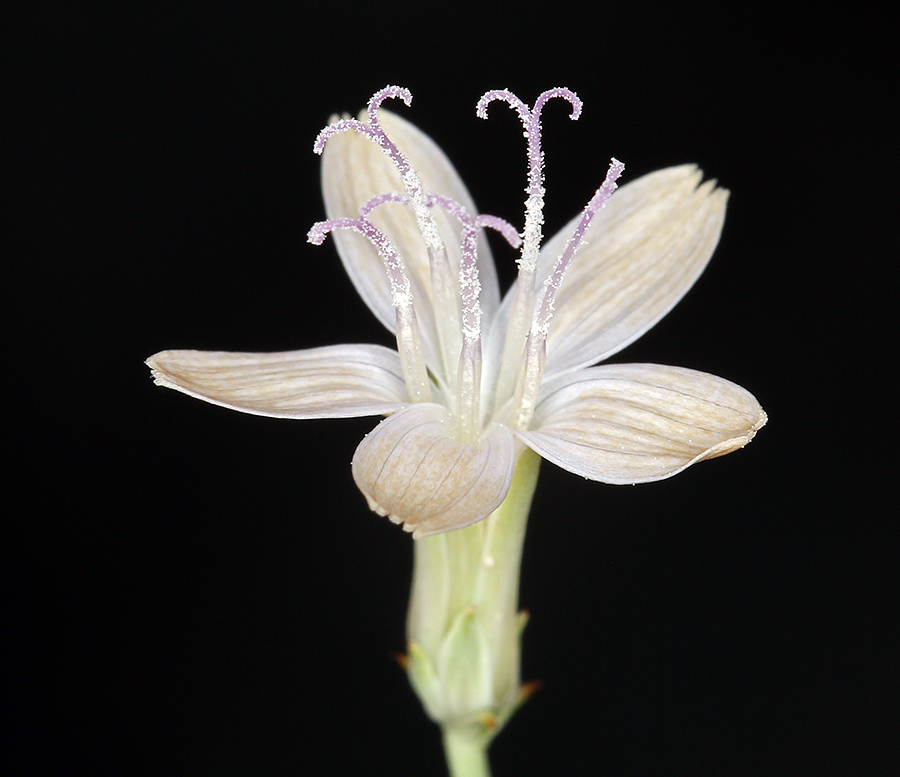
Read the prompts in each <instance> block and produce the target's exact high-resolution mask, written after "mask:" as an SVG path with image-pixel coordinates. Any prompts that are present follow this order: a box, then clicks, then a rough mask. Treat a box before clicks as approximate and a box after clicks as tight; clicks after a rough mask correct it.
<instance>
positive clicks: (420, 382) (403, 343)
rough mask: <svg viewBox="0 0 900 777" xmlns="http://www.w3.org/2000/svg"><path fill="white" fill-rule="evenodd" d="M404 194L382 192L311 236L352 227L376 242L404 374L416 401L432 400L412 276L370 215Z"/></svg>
mask: <svg viewBox="0 0 900 777" xmlns="http://www.w3.org/2000/svg"><path fill="white" fill-rule="evenodd" d="M400 198H402V195H399V194H379V195H377V196H376V197H373V198H372V199H370V200H369V201H368V202H367V203H366V204H365V205H363V206H362V208H360V217H359V218H356V219H351V218H336V219H328V220H326V221H319V222H316V223H315V224H313V225H312V227H311V228H310V230H309V233H308V235H307V239H308V240H309V242H310V243H312V244H314V245H321V244H322V242H323V241H324V240H325V237H326V235H327V234H328V233H329V232H332V231H334V230H335V229H351V230H353V231H354V232H357V233H359V234H360V235H362V236H363V237H365V238H366V239H367V240H368V241H369V242H370V243H371V244H372V245H373V246H375V249H376V250H377V251H378V254H379V256H381V259H382V261H383V262H384V268H385V270H386V272H387V276H388V281H389V282H390V286H391V303H392V304H393V306H394V309H395V310H396V314H397V323H396V333H397V351H398V353H399V354H400V364H401V367H402V369H403V378H404V381H405V382H406V386H407V388H408V390H409V394H410V399H411V400H412V401H413V402H429V401H430V400H431V381H430V379H429V377H428V368H427V367H426V365H425V356H424V354H423V352H422V342H421V336H420V334H419V324H418V321H417V319H416V310H415V306H414V305H413V302H414V300H413V293H412V287H411V285H410V282H409V276H408V275H407V273H406V269H405V268H404V266H403V261H402V260H401V259H400V254H399V253H398V252H397V249H396V247H395V246H394V244H393V243H392V242H391V241H390V240H388V239H387V237H385V235H384V233H382V232H381V230H380V229H378V227H376V226H375V225H374V224H372V222H371V221H369V220H368V218H367V216H368V214H369V213H370V212H371V210H372V209H373V208H375V207H377V206H378V205H382V204H384V203H386V202H398V201H402V200H401V199H400Z"/></svg>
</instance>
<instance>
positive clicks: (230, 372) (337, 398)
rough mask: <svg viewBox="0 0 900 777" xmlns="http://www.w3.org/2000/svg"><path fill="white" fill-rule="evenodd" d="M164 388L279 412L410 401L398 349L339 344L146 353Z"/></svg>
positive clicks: (390, 407)
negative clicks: (270, 349) (278, 350)
mask: <svg viewBox="0 0 900 777" xmlns="http://www.w3.org/2000/svg"><path fill="white" fill-rule="evenodd" d="M147 365H148V366H149V367H150V369H151V370H152V371H153V379H154V381H155V382H156V384H157V385H159V386H165V387H167V388H172V389H176V390H178V391H181V392H184V393H185V394H189V395H190V396H192V397H196V398H197V399H203V400H205V401H207V402H211V403H212V404H214V405H221V406H222V407H228V408H231V409H232V410H240V411H242V412H244V413H253V414H254V415H264V416H270V417H272V418H352V417H355V416H367V415H383V414H386V413H393V412H395V411H397V410H399V409H400V408H402V407H404V406H405V405H406V404H407V403H408V402H409V395H408V393H407V389H406V384H405V383H404V380H403V370H402V368H401V366H400V358H399V356H398V355H397V352H396V351H392V350H390V349H389V348H384V347H382V346H380V345H366V344H363V345H332V346H325V347H324V348H309V349H306V350H302V351H286V352H281V353H234V352H228V351H162V352H160V353H158V354H156V355H154V356H151V357H150V358H149V359H147Z"/></svg>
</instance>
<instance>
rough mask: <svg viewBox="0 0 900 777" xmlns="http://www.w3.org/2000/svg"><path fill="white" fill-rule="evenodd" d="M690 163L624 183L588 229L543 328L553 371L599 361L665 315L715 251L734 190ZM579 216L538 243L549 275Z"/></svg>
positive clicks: (541, 267)
mask: <svg viewBox="0 0 900 777" xmlns="http://www.w3.org/2000/svg"><path fill="white" fill-rule="evenodd" d="M702 177H703V173H702V172H701V171H700V170H698V169H697V168H696V167H695V166H694V165H682V166H680V167H670V168H666V169H664V170H658V171H656V172H654V173H650V174H648V175H645V176H643V177H641V178H639V179H637V180H636V181H633V182H631V183H628V184H625V185H624V186H622V187H621V188H620V189H619V190H618V191H616V193H615V194H613V196H612V197H611V198H610V199H609V202H608V203H607V204H606V207H605V208H603V210H601V211H600V212H599V213H598V214H597V215H596V217H595V218H594V220H593V222H592V223H591V225H590V227H589V228H588V230H587V233H586V234H585V241H584V243H583V244H582V245H581V248H580V249H579V250H578V252H577V253H576V254H575V258H574V259H573V260H572V264H571V266H570V267H569V269H568V272H567V273H566V275H565V277H564V279H563V282H562V285H561V286H560V288H559V290H558V292H557V294H556V300H555V306H554V307H555V312H554V315H553V319H552V320H551V322H550V333H549V336H548V338H547V364H546V370H547V374H548V375H554V374H558V373H560V372H565V371H569V370H572V369H575V368H577V367H585V366H588V365H591V364H596V363H597V362H598V361H602V360H603V359H606V358H608V357H609V356H611V355H612V354H614V353H616V352H617V351H619V350H621V349H622V348H624V347H625V346H626V345H628V344H629V343H631V342H633V341H634V340H636V339H637V338H638V337H640V336H641V335H642V334H644V332H646V331H647V330H648V329H650V328H651V327H652V326H653V325H654V324H656V322H657V321H659V320H660V319H661V318H662V317H663V316H665V315H666V313H668V312H669V311H670V310H671V309H672V308H673V307H674V306H675V304H676V303H677V302H678V301H679V300H680V299H681V298H682V297H683V296H684V295H685V294H686V293H687V291H688V290H689V289H690V288H691V286H693V285H694V283H695V281H696V280H697V278H698V277H699V276H700V274H701V273H702V272H703V269H704V268H705V267H706V264H707V262H708V261H709V259H710V257H711V256H712V253H713V251H714V250H715V247H716V245H717V243H718V242H719V235H720V234H721V231H722V224H723V222H724V219H725V206H726V203H727V200H728V192H727V191H726V190H725V189H716V188H715V182H714V181H707V182H706V183H704V184H702V185H700V181H701V179H702ZM577 222H578V219H577V218H576V219H574V220H573V221H572V222H570V223H569V224H568V225H567V226H565V227H563V229H562V230H561V231H560V232H559V234H557V235H556V236H555V237H553V238H552V239H551V240H549V241H548V242H547V244H546V245H545V246H544V247H543V248H542V249H541V254H540V257H539V264H538V279H539V280H541V281H542V280H543V279H544V278H546V277H547V275H549V273H550V271H551V269H552V267H553V265H554V263H555V261H556V258H557V257H558V256H559V255H560V254H561V253H562V251H563V249H564V247H565V244H566V241H567V240H568V238H569V236H570V235H571V234H572V232H573V231H574V229H575V226H576V224H577Z"/></svg>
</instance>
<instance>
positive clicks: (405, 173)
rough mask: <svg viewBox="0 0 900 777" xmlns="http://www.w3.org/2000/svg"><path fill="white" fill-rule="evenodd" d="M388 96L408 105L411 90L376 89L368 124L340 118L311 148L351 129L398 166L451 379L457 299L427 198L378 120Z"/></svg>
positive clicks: (320, 147)
mask: <svg viewBox="0 0 900 777" xmlns="http://www.w3.org/2000/svg"><path fill="white" fill-rule="evenodd" d="M388 98H396V99H399V100H402V101H403V102H404V103H405V104H406V105H407V106H409V105H410V104H411V103H412V92H410V91H409V89H406V88H404V87H401V86H386V87H384V88H383V89H380V90H378V91H377V92H375V94H374V95H372V98H371V99H370V100H369V104H368V107H367V109H366V113H367V116H368V119H369V123H368V124H366V123H364V122H361V121H359V120H358V119H341V120H339V121H336V122H334V123H333V124H329V125H328V126H327V127H325V128H324V129H323V130H322V131H321V132H320V133H319V134H318V136H317V137H316V140H315V143H313V151H315V152H316V153H317V154H321V153H322V151H323V150H324V149H325V143H326V141H327V140H328V139H329V138H332V137H334V136H335V135H338V134H340V133H341V132H346V131H347V130H353V131H354V132H358V133H360V134H361V135H363V136H365V137H366V138H368V139H369V140H371V141H372V142H373V143H375V145H377V146H378V147H379V148H380V149H381V150H382V151H383V152H384V154H385V155H386V156H387V157H388V158H389V159H390V160H391V162H393V164H394V167H396V168H397V172H398V173H399V174H400V179H401V181H402V182H403V189H404V191H405V192H406V195H407V197H409V201H410V204H411V205H412V208H413V212H414V213H415V216H416V223H417V224H418V226H419V231H420V232H421V234H422V237H423V239H424V240H425V247H426V249H427V251H428V260H429V266H430V268H431V294H432V299H433V303H434V306H435V308H436V309H437V310H438V312H439V315H438V316H436V319H435V320H436V324H437V336H438V341H439V342H440V354H441V359H442V362H443V364H442V365H441V366H442V368H443V370H444V374H445V375H447V376H448V377H449V378H450V379H452V376H453V375H454V372H455V366H456V365H455V364H454V363H453V361H452V359H451V356H450V355H451V354H454V353H456V352H457V351H458V350H459V346H460V342H459V332H458V331H457V329H456V327H455V326H453V322H454V321H456V320H457V318H458V316H459V298H458V297H457V296H456V293H455V287H454V283H453V278H452V274H451V272H450V262H449V260H448V259H447V251H446V249H445V248H444V244H443V242H442V241H441V236H440V232H439V231H438V226H437V222H436V221H435V220H434V216H432V215H431V212H430V210H429V207H428V198H427V195H426V192H425V189H424V188H423V186H422V181H421V180H420V179H419V176H418V174H417V173H416V171H415V170H414V169H413V167H412V165H411V164H410V162H409V160H408V159H407V158H406V155H405V154H404V153H403V152H402V151H401V150H400V149H399V148H398V147H397V145H396V144H395V143H394V141H392V140H391V139H390V137H388V135H387V133H386V132H385V131H384V129H383V128H382V126H381V123H380V122H379V119H378V109H379V107H381V103H383V102H384V101H385V100H386V99H388Z"/></svg>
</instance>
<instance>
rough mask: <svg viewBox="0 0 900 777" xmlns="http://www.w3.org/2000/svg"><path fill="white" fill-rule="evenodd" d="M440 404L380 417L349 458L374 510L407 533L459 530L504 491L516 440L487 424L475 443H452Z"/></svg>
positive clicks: (500, 498)
mask: <svg viewBox="0 0 900 777" xmlns="http://www.w3.org/2000/svg"><path fill="white" fill-rule="evenodd" d="M452 434H453V421H452V417H451V415H450V413H449V411H448V410H447V409H446V408H445V407H443V406H442V405H436V404H430V403H418V404H415V405H411V406H410V407H407V408H406V409H404V410H402V411H401V412H399V413H396V414H395V415H392V416H391V417H389V418H387V419H385V420H384V421H382V422H381V423H380V424H379V425H378V426H376V427H375V429H374V430H372V432H370V433H369V434H368V435H366V437H365V438H364V439H363V441H362V442H361V443H360V444H359V447H358V448H357V449H356V453H355V454H354V456H353V465H352V468H353V478H354V480H355V481H356V484H357V486H359V489H360V490H361V491H362V492H363V494H364V495H365V497H366V499H367V500H368V502H369V507H371V508H372V509H373V510H375V511H376V512H377V513H378V514H379V515H387V516H389V517H390V519H391V520H392V521H394V523H401V524H403V528H404V529H406V531H410V532H412V533H413V537H415V538H418V537H425V536H427V535H429V534H437V533H438V532H443V531H449V530H451V529H460V528H462V527H464V526H469V525H470V524H473V523H475V522H476V521H480V520H481V519H482V518H485V517H487V516H488V515H490V514H491V513H492V512H493V511H494V510H496V509H497V508H498V507H499V506H500V503H501V502H502V501H503V499H504V498H505V497H506V494H507V492H508V491H509V486H510V482H511V481H512V473H513V466H514V464H515V455H516V441H515V438H514V437H513V435H512V433H511V432H510V431H509V430H508V429H506V428H505V427H502V426H494V427H493V428H491V429H490V430H489V431H488V432H487V434H486V435H485V436H484V437H483V438H482V439H481V441H480V442H479V443H478V444H474V445H468V444H462V443H458V442H456V441H455V440H454V439H453V437H452Z"/></svg>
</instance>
